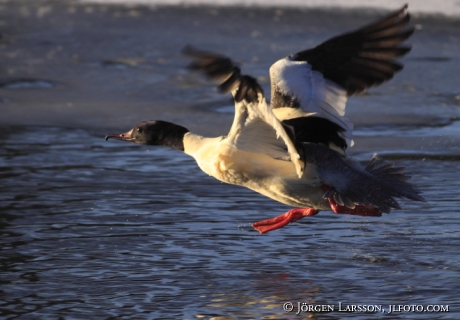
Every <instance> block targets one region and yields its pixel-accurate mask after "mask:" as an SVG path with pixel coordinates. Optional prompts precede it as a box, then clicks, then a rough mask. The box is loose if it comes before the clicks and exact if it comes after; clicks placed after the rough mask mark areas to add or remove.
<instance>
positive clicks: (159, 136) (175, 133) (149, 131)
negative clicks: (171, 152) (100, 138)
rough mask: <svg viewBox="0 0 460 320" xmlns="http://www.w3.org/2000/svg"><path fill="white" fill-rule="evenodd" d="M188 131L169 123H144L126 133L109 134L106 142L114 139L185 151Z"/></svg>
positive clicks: (151, 121)
mask: <svg viewBox="0 0 460 320" xmlns="http://www.w3.org/2000/svg"><path fill="white" fill-rule="evenodd" d="M187 132H188V129H186V128H184V127H182V126H179V125H177V124H174V123H171V122H167V121H161V120H158V121H154V120H150V121H144V122H141V123H139V124H138V125H136V126H135V127H134V128H132V129H131V130H129V131H128V132H125V133H120V134H108V135H106V136H105V140H109V138H114V139H117V140H124V141H130V142H134V143H139V144H148V145H154V146H167V147H171V148H173V149H178V150H182V151H183V150H184V143H183V140H184V135H185V134H186V133H187Z"/></svg>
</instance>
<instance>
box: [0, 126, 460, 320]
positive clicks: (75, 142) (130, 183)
mask: <svg viewBox="0 0 460 320" xmlns="http://www.w3.org/2000/svg"><path fill="white" fill-rule="evenodd" d="M0 139H1V140H0V141H1V144H2V149H1V150H0V154H1V157H0V159H1V162H0V174H1V175H2V182H3V183H2V187H1V193H0V199H1V202H0V210H1V211H0V212H1V224H0V227H1V229H2V237H1V238H0V248H1V251H2V256H1V258H0V259H1V273H2V296H3V297H2V303H1V304H0V312H1V314H2V316H3V317H5V318H7V319H9V318H14V317H15V316H19V318H26V317H28V316H32V317H35V318H53V317H65V318H109V317H116V318H126V319H138V318H148V319H159V318H187V319H193V318H195V317H196V316H199V315H201V316H203V317H204V318H207V319H211V318H213V317H215V318H217V317H228V318H233V319H250V318H261V317H267V318H268V317H272V318H285V317H286V316H288V315H289V314H286V313H285V312H284V311H283V310H282V304H283V303H284V302H286V301H291V302H295V303H296V302H307V303H321V304H335V305H338V303H339V302H342V303H363V304H378V305H383V306H384V307H385V306H387V305H388V304H423V305H427V304H450V305H451V310H452V311H451V312H450V313H449V314H441V313H436V314H418V313H409V314H401V315H400V314H396V315H394V317H395V318H397V317H402V316H404V317H405V318H412V319H420V318H430V319H433V318H436V319H448V318H449V317H450V318H452V317H453V316H455V314H458V311H456V310H454V305H455V304H456V303H457V301H458V290H457V287H456V283H458V282H459V280H460V278H459V274H460V273H459V271H460V270H459V267H458V266H459V258H458V254H457V252H456V248H457V247H458V246H459V245H460V243H459V239H460V236H459V231H458V230H457V229H458V228H456V225H458V223H457V222H458V220H459V216H458V204H459V202H460V201H459V195H458V190H459V187H460V182H459V181H458V179H457V177H456V175H455V174H452V173H455V172H458V171H459V169H460V162H459V161H458V159H456V158H451V159H444V160H443V161H440V160H437V159H435V158H429V157H425V160H424V161H422V160H421V159H420V158H418V157H412V156H401V157H400V158H398V163H399V164H401V165H403V166H406V167H408V168H414V170H413V171H414V172H413V179H414V182H416V183H417V184H418V185H419V186H420V188H421V189H422V190H423V191H424V196H425V197H426V198H427V200H428V201H427V202H426V203H410V202H406V201H402V204H403V207H404V208H405V209H404V210H400V211H395V212H393V213H391V214H390V215H385V216H383V217H380V218H372V217H369V218H363V217H353V216H342V215H334V214H332V213H331V212H322V213H321V214H319V215H318V216H316V217H312V218H310V219H303V220H301V221H299V222H298V223H295V224H293V225H290V226H288V227H286V228H284V229H282V230H279V231H276V232H273V233H271V234H269V235H264V236H260V235H258V234H257V232H255V231H254V230H253V229H252V228H251V226H250V224H251V223H252V222H254V221H256V220H259V219H263V218H268V217H272V216H274V215H277V214H279V213H281V212H283V210H287V207H285V206H283V205H280V204H277V203H274V202H272V201H271V200H267V199H266V198H264V197H262V196H259V195H256V194H254V193H252V192H251V191H249V190H246V189H243V188H239V187H235V186H230V185H225V184H222V183H220V182H218V181H216V180H214V179H211V178H210V177H207V176H206V175H205V174H203V173H202V172H200V171H199V170H198V168H197V166H196V164H195V163H194V162H193V161H192V160H191V159H189V158H187V157H186V156H184V155H182V154H180V153H177V152H174V151H171V150H168V149H163V148H156V149H155V150H153V149H151V148H146V147H142V146H137V145H131V144H127V143H126V144H123V143H118V142H116V143H109V142H105V141H104V140H103V134H100V136H98V135H94V134H92V133H89V132H86V131H83V130H70V129H63V128H20V129H19V128H10V129H8V130H4V131H3V132H2V133H1V136H0ZM392 157H397V155H388V158H392ZM361 158H362V159H363V160H365V159H368V158H369V155H368V154H362V155H358V159H361ZM291 316H292V314H291ZM368 317H369V314H356V313H353V314H348V313H340V314H339V313H337V312H334V313H328V314H322V315H321V318H324V319H328V318H329V319H336V318H353V319H368Z"/></svg>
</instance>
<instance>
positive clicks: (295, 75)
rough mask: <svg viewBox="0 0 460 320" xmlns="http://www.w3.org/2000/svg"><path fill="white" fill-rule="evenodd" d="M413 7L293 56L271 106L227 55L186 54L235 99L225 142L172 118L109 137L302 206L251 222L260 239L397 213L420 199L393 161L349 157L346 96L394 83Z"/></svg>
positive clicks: (278, 74) (276, 75)
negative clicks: (178, 157) (316, 218)
mask: <svg viewBox="0 0 460 320" xmlns="http://www.w3.org/2000/svg"><path fill="white" fill-rule="evenodd" d="M409 19H410V16H409V14H408V12H407V5H406V6H404V7H403V8H402V9H400V10H398V11H397V12H395V13H393V14H391V15H389V16H387V17H385V18H384V19H381V20H379V21H377V22H375V23H372V24H370V25H368V26H365V27H363V28H360V29H358V30H356V31H354V32H350V33H347V34H344V35H341V36H337V37H334V38H332V39H329V40H328V41H326V42H324V43H322V44H320V45H319V46H317V47H315V48H313V49H308V50H304V51H300V52H298V53H295V54H291V55H289V56H288V57H286V58H283V59H281V60H278V61H277V62H275V63H274V64H273V65H272V66H271V67H270V81H271V103H270V105H268V104H267V102H266V99H265V96H264V94H263V91H262V88H261V87H260V85H259V84H258V83H257V81H256V80H255V79H254V78H252V77H250V76H248V75H242V74H241V72H240V69H239V68H238V67H237V66H236V65H235V64H234V63H233V62H232V61H231V60H230V59H229V58H227V57H225V56H222V55H219V54H216V53H211V52H206V51H201V50H197V49H194V48H192V47H186V48H184V51H183V52H184V54H186V55H187V56H189V57H191V59H192V63H191V65H190V68H191V69H195V70H199V71H202V72H203V73H205V74H206V75H207V76H208V77H209V78H211V79H213V80H214V81H216V82H218V83H219V90H220V91H221V92H223V93H230V92H231V93H232V95H233V98H234V102H235V119H234V121H233V124H232V127H231V128H230V132H229V133H228V135H226V136H221V137H215V138H207V137H203V136H200V135H197V134H194V133H192V132H189V130H188V129H186V128H184V127H182V126H179V125H176V124H173V123H170V122H166V121H145V122H142V123H140V124H138V125H136V126H135V127H134V128H133V129H131V130H130V131H128V132H126V133H123V134H109V135H107V136H106V139H108V138H115V139H119V140H125V141H131V142H135V143H140V144H147V145H161V146H168V147H171V148H174V149H177V150H181V151H184V152H185V153H186V154H188V155H190V156H192V157H193V158H194V159H195V160H196V162H197V164H198V166H199V167H200V168H201V170H203V171H204V172H205V173H207V174H209V175H211V176H213V177H215V178H216V179H218V180H220V181H223V182H226V183H230V184H235V185H240V186H244V187H247V188H249V189H252V190H254V191H256V192H259V193H261V194H263V195H265V196H267V197H269V198H271V199H274V200H276V201H279V202H281V203H284V204H286V205H289V206H293V207H298V208H295V209H292V210H289V211H288V212H286V213H284V214H283V215H280V216H278V217H275V218H272V219H268V220H263V221H259V222H256V223H254V224H253V226H254V228H256V229H257V230H258V231H259V232H260V233H266V232H268V231H271V230H275V229H278V228H281V227H284V226H285V225H287V224H288V223H290V222H294V221H297V220H299V219H301V218H303V217H306V216H312V215H315V214H317V213H318V212H319V211H320V210H331V209H332V211H334V212H335V213H345V214H352V215H362V216H380V215H381V214H382V212H384V213H388V212H390V210H391V209H393V208H394V209H400V206H399V204H398V203H397V201H396V200H395V198H407V199H411V200H415V201H424V199H423V197H422V196H421V195H420V191H419V190H417V189H416V188H415V187H414V186H413V185H412V184H410V183H408V182H407V180H408V179H409V178H410V177H408V176H406V175H404V168H395V167H394V166H393V164H392V163H390V164H384V165H380V166H376V165H375V160H376V159H375V157H373V158H372V160H371V162H370V163H369V164H368V165H367V167H365V168H364V167H362V166H361V165H360V164H359V163H357V162H355V161H353V160H352V159H350V158H347V157H346V156H345V150H346V148H347V147H348V146H351V145H352V144H353V135H352V129H353V125H352V123H351V122H350V120H349V119H348V118H347V117H345V104H346V101H347V98H348V97H349V96H352V95H354V94H357V93H360V92H363V91H364V90H365V89H367V88H369V87H372V86H376V85H379V84H381V83H382V82H384V81H387V80H389V79H391V78H392V77H393V75H394V74H395V73H396V72H398V71H400V70H401V69H402V68H403V66H402V65H401V64H400V63H398V62H396V61H395V59H396V58H398V57H401V56H403V55H405V54H406V53H408V52H409V51H410V49H411V48H410V47H409V46H401V44H402V42H404V41H405V40H406V39H407V38H409V37H410V36H411V35H412V33H413V31H414V29H413V28H407V27H406V26H407V23H408V22H409Z"/></svg>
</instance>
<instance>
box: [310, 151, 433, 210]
mask: <svg viewBox="0 0 460 320" xmlns="http://www.w3.org/2000/svg"><path fill="white" fill-rule="evenodd" d="M303 149H304V152H305V159H306V162H307V164H308V163H310V164H314V165H315V166H316V170H317V173H318V175H319V177H320V179H321V180H322V181H323V182H324V183H325V184H326V185H328V186H330V187H331V188H330V189H329V190H328V191H327V192H326V193H325V194H324V197H325V198H329V197H331V196H332V197H333V198H334V200H335V201H336V202H337V204H339V205H343V206H346V207H349V208H354V207H355V206H356V205H365V206H372V207H375V208H378V209H379V210H380V211H382V212H385V213H389V212H390V211H391V209H401V207H400V205H399V204H398V202H397V201H396V200H395V198H407V199H410V200H414V201H425V199H424V198H423V197H422V196H421V195H420V194H421V191H420V190H418V189H417V188H416V187H415V186H414V185H412V184H411V183H409V182H407V181H408V180H409V179H410V178H411V177H410V176H407V175H405V174H404V168H403V167H394V164H393V163H387V164H383V165H380V166H377V165H376V158H377V157H376V155H374V156H373V157H372V159H371V161H370V162H369V164H368V165H367V166H366V167H365V168H364V167H362V166H361V165H360V164H359V163H358V162H356V161H354V160H352V159H350V158H344V157H343V156H341V155H340V154H339V153H337V152H336V151H334V150H331V149H329V148H328V147H326V146H322V145H318V144H306V143H305V144H303Z"/></svg>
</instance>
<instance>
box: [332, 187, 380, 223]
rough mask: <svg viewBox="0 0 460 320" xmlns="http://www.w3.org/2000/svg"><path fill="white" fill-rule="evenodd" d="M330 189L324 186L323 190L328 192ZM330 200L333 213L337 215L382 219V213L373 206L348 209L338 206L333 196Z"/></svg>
mask: <svg viewBox="0 0 460 320" xmlns="http://www.w3.org/2000/svg"><path fill="white" fill-rule="evenodd" d="M329 189H330V187H329V186H326V185H323V190H324V191H327V190H329ZM327 199H328V200H329V205H330V206H331V209H332V211H334V212H335V213H344V214H351V215H355V216H372V217H380V216H381V215H382V212H381V211H380V210H379V209H378V208H374V207H372V206H356V207H355V208H354V209H351V208H348V207H346V206H340V205H338V204H337V203H336V202H335V200H334V197H333V196H330V197H329V198H327Z"/></svg>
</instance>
